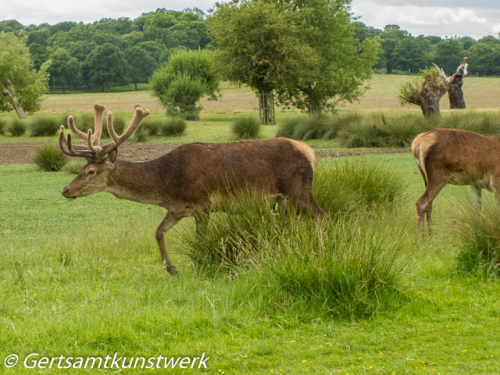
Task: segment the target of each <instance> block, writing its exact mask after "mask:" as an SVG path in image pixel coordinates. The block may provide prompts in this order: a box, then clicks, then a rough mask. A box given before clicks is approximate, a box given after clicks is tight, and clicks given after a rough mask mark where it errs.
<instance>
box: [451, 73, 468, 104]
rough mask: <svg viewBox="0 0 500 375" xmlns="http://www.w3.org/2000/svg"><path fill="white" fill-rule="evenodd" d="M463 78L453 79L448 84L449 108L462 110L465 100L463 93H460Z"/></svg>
mask: <svg viewBox="0 0 500 375" xmlns="http://www.w3.org/2000/svg"><path fill="white" fill-rule="evenodd" d="M463 84H464V82H463V78H462V76H460V77H458V76H457V77H455V79H454V80H453V81H452V82H451V83H450V88H449V89H448V98H449V99H450V108H452V109H454V108H457V109H464V108H465V100H464V92H463V91H462V86H463Z"/></svg>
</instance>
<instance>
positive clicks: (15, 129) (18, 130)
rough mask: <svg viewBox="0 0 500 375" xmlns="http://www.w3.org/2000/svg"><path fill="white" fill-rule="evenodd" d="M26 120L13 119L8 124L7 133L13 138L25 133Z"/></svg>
mask: <svg viewBox="0 0 500 375" xmlns="http://www.w3.org/2000/svg"><path fill="white" fill-rule="evenodd" d="M27 122H28V121H27V120H20V119H17V118H16V119H14V120H12V122H11V123H10V126H9V132H10V134H12V135H13V136H14V137H20V136H22V135H24V133H26V129H27V128H28V124H27Z"/></svg>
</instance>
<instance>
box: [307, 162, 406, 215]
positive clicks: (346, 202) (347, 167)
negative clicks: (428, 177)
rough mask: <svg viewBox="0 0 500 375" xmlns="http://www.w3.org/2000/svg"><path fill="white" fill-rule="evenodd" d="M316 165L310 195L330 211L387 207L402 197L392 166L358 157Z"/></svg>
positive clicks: (402, 184)
mask: <svg viewBox="0 0 500 375" xmlns="http://www.w3.org/2000/svg"><path fill="white" fill-rule="evenodd" d="M332 164H333V165H326V164H323V163H321V164H319V165H318V167H317V168H316V171H315V173H314V180H313V196H314V197H315V199H316V202H317V203H318V205H319V206H320V207H321V208H322V209H323V210H325V211H326V212H328V213H330V215H332V216H333V215H337V214H338V213H347V212H353V211H354V210H356V209H359V208H362V209H366V208H368V209H369V208H380V207H381V206H388V205H390V204H392V203H393V202H395V201H396V200H397V199H398V198H401V197H402V196H403V194H404V191H405V185H404V183H403V182H402V181H403V179H402V178H401V176H400V175H399V174H398V173H397V172H396V171H395V170H394V169H392V168H387V167H384V166H382V165H380V164H379V163H375V162H368V161H367V162H365V161H363V160H359V159H357V158H349V159H344V160H339V161H335V162H334V163H332Z"/></svg>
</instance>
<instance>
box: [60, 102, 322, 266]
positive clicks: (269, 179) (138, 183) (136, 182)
mask: <svg viewBox="0 0 500 375" xmlns="http://www.w3.org/2000/svg"><path fill="white" fill-rule="evenodd" d="M94 109H95V124H94V131H92V130H91V129H89V131H88V133H84V132H82V131H80V130H78V129H77V128H76V126H75V123H74V119H73V117H71V116H70V117H68V125H69V128H70V129H71V130H72V132H73V133H74V134H75V135H77V136H78V137H80V138H82V139H84V140H85V141H86V143H87V146H88V148H85V149H81V148H79V149H77V148H76V147H75V146H73V145H72V142H71V134H68V137H67V138H66V137H65V128H64V126H61V132H60V135H59V147H60V148H61V150H62V151H63V152H64V153H65V154H66V155H69V156H73V157H84V158H86V159H87V164H86V165H84V166H83V167H82V169H81V170H80V173H79V174H78V176H77V177H76V178H75V179H74V180H73V181H71V183H70V184H69V185H67V186H66V187H65V188H64V189H63V190H62V194H63V196H64V197H66V198H68V199H75V198H78V197H84V196H88V195H91V194H94V193H98V192H103V191H104V192H109V193H111V194H113V195H114V196H116V197H117V198H121V199H128V200H132V201H136V202H139V203H145V204H154V205H158V206H161V207H164V208H166V209H167V210H168V213H167V215H166V217H165V219H164V220H163V221H162V222H161V224H160V226H159V227H158V229H157V230H156V239H157V241H158V245H159V247H160V253H161V257H162V259H163V267H164V268H165V269H166V270H167V271H168V272H170V273H171V274H175V268H174V266H173V265H172V262H171V261H170V258H169V257H168V255H167V252H166V250H165V243H164V235H165V233H166V232H167V231H168V230H169V229H171V228H172V227H173V226H174V225H176V224H177V223H178V222H179V221H180V220H181V219H182V218H184V217H190V216H194V217H195V219H196V224H197V230H198V231H200V230H202V229H203V228H200V225H202V226H204V225H206V219H207V218H208V215H209V214H210V211H211V208H212V204H213V202H214V200H215V198H217V197H220V196H223V197H224V196H225V197H227V196H229V195H231V194H233V193H235V192H236V191H237V190H241V188H242V187H245V189H247V188H250V189H252V191H254V192H256V193H258V194H261V195H263V196H267V197H276V198H277V199H279V200H281V199H289V200H290V201H291V202H292V203H294V204H295V205H296V206H297V207H298V208H299V209H300V210H302V211H304V212H306V213H308V214H311V215H315V216H320V215H322V213H323V212H322V210H321V209H320V208H319V207H318V205H317V204H316V202H315V200H314V198H313V196H312V192H311V188H312V187H311V185H312V179H313V172H314V167H315V164H316V157H315V154H314V151H313V150H312V149H311V148H310V147H309V146H307V145H306V144H305V143H302V142H298V141H294V140H291V139H285V138H278V139H267V140H258V141H245V142H230V143H218V144H215V143H191V144H185V145H182V146H179V147H177V148H176V149H174V150H173V151H171V152H169V153H168V154H166V155H163V156H161V157H159V158H158V159H155V160H152V161H149V162H144V163H132V162H128V161H124V160H120V159H117V154H118V147H119V146H120V145H121V144H122V143H123V142H125V141H126V140H127V139H128V138H130V137H131V136H132V134H133V133H134V131H135V130H136V129H137V127H138V126H139V124H140V122H141V120H142V119H143V118H144V117H146V116H147V115H148V114H149V110H147V109H143V108H141V107H140V106H136V107H135V114H134V117H133V119H132V121H131V123H130V125H129V127H128V128H127V129H126V130H125V131H124V132H123V134H122V135H120V136H118V135H117V134H116V132H115V130H114V128H113V114H112V113H111V112H108V115H107V128H108V132H109V134H110V136H111V138H112V142H111V143H108V144H106V145H101V144H100V138H101V135H102V120H103V113H104V110H105V107H104V106H101V105H97V104H96V105H95V106H94Z"/></svg>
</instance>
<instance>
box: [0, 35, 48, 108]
mask: <svg viewBox="0 0 500 375" xmlns="http://www.w3.org/2000/svg"><path fill="white" fill-rule="evenodd" d="M49 66H50V61H47V62H45V63H44V64H42V66H41V67H40V70H39V71H38V72H36V71H35V70H34V69H33V63H32V61H31V58H30V54H29V51H28V48H27V47H26V38H25V37H22V38H19V37H17V36H16V35H14V34H13V33H0V89H1V90H2V95H0V112H6V111H12V110H15V111H16V113H17V115H18V117H19V118H26V114H25V111H26V112H36V111H38V110H39V109H40V104H41V101H42V95H43V94H44V93H45V92H47V88H48V87H47V86H48V85H47V84H48V73H47V69H48V68H49Z"/></svg>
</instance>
